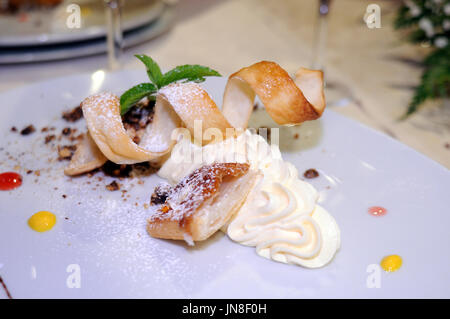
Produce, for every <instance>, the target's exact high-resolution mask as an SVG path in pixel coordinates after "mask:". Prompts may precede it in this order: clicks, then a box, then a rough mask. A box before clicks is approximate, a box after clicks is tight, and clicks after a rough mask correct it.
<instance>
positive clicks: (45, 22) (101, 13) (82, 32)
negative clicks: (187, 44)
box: [0, 0, 164, 47]
mask: <svg viewBox="0 0 450 319" xmlns="http://www.w3.org/2000/svg"><path fill="white" fill-rule="evenodd" d="M73 3H75V4H78V5H79V6H80V9H81V28H79V29H78V28H73V29H70V28H68V27H67V25H66V21H67V19H68V17H69V16H70V14H71V13H72V12H67V6H68V5H70V4H73ZM163 9H164V3H163V2H162V1H160V0H127V1H125V2H124V7H123V11H122V12H123V13H122V21H123V30H124V31H128V30H132V29H135V28H137V27H140V26H143V25H145V24H148V23H150V22H152V21H153V20H155V19H156V18H157V17H159V16H160V14H161V13H162V11H163ZM21 17H22V15H20V14H14V15H11V14H2V15H0V46H4V47H11V46H36V45H38V46H40V45H48V44H60V43H72V42H76V41H85V40H90V39H95V38H99V37H104V36H106V27H105V26H106V22H105V8H104V4H103V1H98V0H82V1H81V0H79V1H64V2H63V3H61V4H60V5H58V6H57V7H55V8H53V9H42V10H34V11H30V12H29V13H27V14H26V18H21Z"/></svg>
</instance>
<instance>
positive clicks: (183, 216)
mask: <svg viewBox="0 0 450 319" xmlns="http://www.w3.org/2000/svg"><path fill="white" fill-rule="evenodd" d="M248 170H249V165H248V164H246V163H243V164H241V163H214V164H211V165H205V166H203V167H201V168H199V169H197V170H195V171H194V172H192V173H191V174H190V175H188V176H187V177H185V178H184V179H183V180H182V181H181V182H180V183H179V184H177V185H176V186H174V187H172V188H169V189H167V190H166V191H167V194H165V195H164V197H165V201H164V203H162V204H161V205H159V206H158V208H157V209H156V211H155V212H154V214H153V215H152V216H151V217H150V218H149V220H148V227H147V230H148V232H149V234H150V235H151V236H153V237H157V238H166V239H184V238H185V236H186V235H188V236H189V237H191V238H192V240H194V241H196V240H203V239H206V238H203V234H202V233H201V231H199V230H198V226H199V225H198V221H197V220H196V217H198V216H196V214H197V213H198V211H199V209H200V208H201V206H202V205H203V204H204V203H205V202H206V201H208V200H212V199H214V198H215V197H216V196H220V194H219V189H220V186H221V183H222V182H223V180H224V178H227V177H230V178H236V179H237V178H239V177H241V176H243V175H245V174H247V172H248ZM237 195H238V196H245V195H246V194H237ZM160 196H161V195H160ZM230 213H232V212H226V211H223V212H220V214H223V215H228V214H230ZM223 220H224V221H226V220H227V218H223ZM221 226H222V225H218V226H217V225H215V227H216V229H219V228H220V227H221Z"/></svg>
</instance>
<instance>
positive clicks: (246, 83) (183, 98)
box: [77, 61, 325, 172]
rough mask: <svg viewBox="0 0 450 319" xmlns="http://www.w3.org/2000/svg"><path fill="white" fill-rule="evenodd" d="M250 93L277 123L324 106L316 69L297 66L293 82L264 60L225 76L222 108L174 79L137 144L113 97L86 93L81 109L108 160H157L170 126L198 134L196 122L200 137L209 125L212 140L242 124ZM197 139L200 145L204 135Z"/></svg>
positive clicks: (166, 148) (168, 142) (309, 116)
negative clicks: (125, 126)
mask: <svg viewBox="0 0 450 319" xmlns="http://www.w3.org/2000/svg"><path fill="white" fill-rule="evenodd" d="M255 95H257V96H258V97H259V98H260V100H261V101H262V102H263V103H264V105H265V108H266V110H267V112H268V113H269V115H270V116H271V117H272V118H273V119H274V120H275V122H277V123H278V124H282V125H295V124H300V123H302V122H304V121H309V120H314V119H317V118H318V117H320V116H321V115H322V112H323V110H324V108H325V98H324V94H323V74H322V72H321V71H315V70H308V69H303V68H301V69H299V70H298V71H297V73H296V79H295V81H294V80H292V79H291V77H290V76H289V74H288V73H287V72H286V71H285V70H283V69H282V68H281V67H280V66H279V65H278V64H276V63H274V62H269V61H262V62H259V63H255V64H253V65H251V66H249V67H246V68H243V69H241V70H239V71H238V72H236V73H234V74H232V75H231V76H230V77H229V79H228V83H227V85H226V88H225V92H224V100H223V108H222V111H220V109H219V108H218V107H217V105H216V104H215V103H214V101H213V100H212V99H211V98H210V96H209V95H208V93H207V92H206V91H205V90H204V89H202V88H201V87H200V86H199V85H198V84H196V83H174V84H171V85H168V86H166V87H164V88H162V89H160V90H159V92H158V96H157V99H156V105H155V115H154V120H153V122H152V124H151V125H150V126H148V127H147V129H146V132H145V134H144V135H143V137H142V138H141V140H140V142H139V144H136V143H134V142H133V140H132V139H131V138H130V136H128V134H127V132H126V130H125V129H124V127H123V123H122V119H121V116H120V107H119V98H118V97H117V96H115V95H114V94H111V93H102V94H96V95H94V96H91V97H88V98H87V99H85V101H84V102H83V103H82V108H83V114H84V117H85V118H86V121H87V124H88V128H89V132H90V133H91V136H92V138H93V139H94V141H95V143H96V144H97V146H98V147H99V149H100V150H101V152H102V153H103V155H104V156H106V157H107V158H108V159H109V160H111V161H112V162H114V163H117V164H133V163H139V162H145V161H151V162H155V163H161V162H162V161H163V160H164V158H166V157H167V156H168V154H170V151H171V149H172V147H173V145H174V142H175V141H174V140H173V136H172V132H173V131H174V130H175V129H176V128H179V127H186V128H187V129H188V130H189V132H190V133H191V136H194V137H198V136H196V134H195V133H196V132H194V125H195V122H196V121H200V122H201V127H202V131H201V132H200V133H202V134H201V135H202V136H200V137H203V134H204V133H205V132H207V130H210V131H208V132H207V133H208V134H209V135H210V136H212V135H214V136H215V137H216V141H218V140H217V137H218V136H222V138H223V137H229V134H227V128H238V129H245V128H246V127H247V124H248V120H249V118H250V115H251V113H252V111H253V103H254V98H255ZM213 131H214V133H212V132H213ZM208 134H205V135H208ZM234 134H237V131H234ZM197 142H200V143H202V144H206V143H207V142H209V140H206V139H205V140H202V141H197ZM91 150H93V149H91ZM94 155H95V154H94V153H93V154H92V156H94ZM78 164H79V165H80V167H79V168H78V169H77V171H78V172H80V171H81V169H82V168H86V167H87V166H85V165H84V163H78Z"/></svg>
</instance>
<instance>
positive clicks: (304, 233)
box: [227, 160, 340, 268]
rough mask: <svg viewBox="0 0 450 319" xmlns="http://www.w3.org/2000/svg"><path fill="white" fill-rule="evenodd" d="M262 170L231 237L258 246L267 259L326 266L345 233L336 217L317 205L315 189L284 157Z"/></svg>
mask: <svg viewBox="0 0 450 319" xmlns="http://www.w3.org/2000/svg"><path fill="white" fill-rule="evenodd" d="M262 173H263V176H262V177H261V179H260V180H259V181H258V183H257V185H256V186H255V187H254V189H253V190H252V192H251V193H250V195H249V196H248V198H247V200H246V202H245V203H244V205H243V206H242V207H241V209H240V210H239V212H238V213H237V214H236V216H235V218H234V219H233V220H232V221H231V223H230V224H229V226H228V229H227V234H228V236H229V237H230V238H231V239H232V240H234V241H237V242H239V243H241V244H243V245H247V246H255V247H256V252H257V253H258V255H260V256H262V257H265V258H268V259H273V260H275V261H279V262H283V263H288V264H297V265H300V266H304V267H308V268H318V267H322V266H324V265H326V264H327V263H328V262H330V261H331V260H332V259H333V257H334V255H335V253H336V251H337V250H338V249H339V246H340V231H339V227H338V225H337V223H336V221H335V220H334V218H333V217H332V216H331V215H330V214H329V213H328V212H327V211H326V210H325V209H323V208H322V207H320V206H318V205H316V201H317V199H318V193H317V191H316V190H315V188H314V187H313V186H312V185H310V184H308V183H306V182H304V181H302V180H300V179H299V178H298V173H297V169H296V168H295V167H294V165H292V164H291V163H288V162H283V161H282V160H276V161H274V162H273V163H272V164H271V165H270V166H269V167H267V168H264V169H262Z"/></svg>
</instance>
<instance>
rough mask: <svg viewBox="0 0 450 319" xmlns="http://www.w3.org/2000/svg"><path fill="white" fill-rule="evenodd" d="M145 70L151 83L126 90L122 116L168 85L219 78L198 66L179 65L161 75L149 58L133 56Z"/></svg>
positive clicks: (216, 73) (123, 98)
mask: <svg viewBox="0 0 450 319" xmlns="http://www.w3.org/2000/svg"><path fill="white" fill-rule="evenodd" d="M135 56H136V57H137V58H138V59H139V60H141V62H142V63H144V65H145V67H146V68H147V75H148V78H149V79H150V81H151V83H141V84H138V85H136V86H133V87H132V88H131V89H129V90H127V91H126V92H125V93H123V94H122V96H121V97H120V114H121V115H124V114H125V113H127V112H128V111H129V110H130V109H131V107H133V106H134V105H135V104H136V103H137V102H139V101H140V100H142V99H143V98H144V97H148V98H154V97H155V95H156V93H157V92H158V90H159V89H160V88H162V87H164V86H166V85H168V84H170V83H174V82H178V81H182V80H184V81H183V82H191V81H192V82H196V83H200V82H203V81H205V80H206V79H205V77H206V76H221V75H220V73H219V72H217V71H215V70H213V69H211V68H208V67H206V66H201V65H198V64H195V65H191V64H185V65H180V66H177V67H175V68H173V69H172V70H170V71H168V72H167V73H164V74H163V73H162V72H161V69H160V67H159V65H158V64H157V63H156V62H155V61H154V60H153V59H152V58H151V57H149V56H147V55H144V54H138V55H135Z"/></svg>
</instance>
